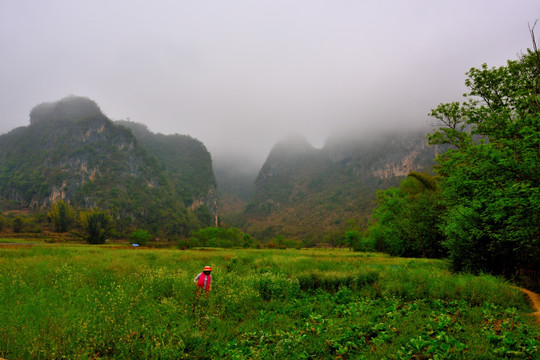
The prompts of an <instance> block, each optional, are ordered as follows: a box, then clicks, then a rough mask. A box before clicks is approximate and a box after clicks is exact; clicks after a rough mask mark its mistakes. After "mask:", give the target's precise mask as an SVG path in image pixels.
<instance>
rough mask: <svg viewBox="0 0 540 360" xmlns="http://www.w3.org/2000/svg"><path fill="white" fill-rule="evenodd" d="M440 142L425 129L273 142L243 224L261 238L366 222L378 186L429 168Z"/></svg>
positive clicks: (312, 234)
mask: <svg viewBox="0 0 540 360" xmlns="http://www.w3.org/2000/svg"><path fill="white" fill-rule="evenodd" d="M436 150H437V149H436V148H433V147H430V146H428V145H427V142H426V140H425V139H424V132H415V133H409V134H396V133H385V134H381V135H377V136H375V135H374V134H371V135H370V136H369V137H367V136H363V137H362V136H359V137H352V136H348V137H344V136H339V137H332V138H330V139H329V140H328V141H327V142H326V144H325V146H324V147H323V148H322V149H315V148H313V147H311V146H310V145H309V144H308V143H307V142H306V141H305V140H303V139H298V138H297V139H286V140H284V141H281V142H279V143H278V144H276V145H275V146H274V148H273V149H272V151H271V152H270V155H269V156H268V158H267V160H266V162H265V163H264V165H263V167H262V168H261V170H260V172H259V175H258V177H257V179H256V181H255V192H254V195H253V197H252V200H251V202H250V204H249V205H248V206H247V208H246V211H245V213H244V219H243V220H242V221H241V222H239V225H240V226H242V227H243V228H245V229H246V230H247V231H249V232H251V233H252V234H254V235H255V236H257V237H259V238H261V239H271V238H273V237H275V236H277V235H285V236H289V237H293V238H297V239H312V240H317V241H319V240H321V237H322V236H323V235H325V234H326V235H328V234H331V233H332V232H336V231H343V230H345V229H346V228H347V226H348V225H349V222H352V223H354V224H356V226H363V224H365V222H366V221H367V218H368V215H369V213H370V212H371V210H372V208H373V205H374V204H373V200H374V199H375V193H376V191H377V190H378V189H385V188H387V187H389V186H394V185H397V184H398V182H399V180H400V179H402V178H403V177H405V176H406V175H407V174H408V173H409V172H410V171H413V170H416V171H429V170H430V169H431V167H432V165H433V164H434V158H435V153H436Z"/></svg>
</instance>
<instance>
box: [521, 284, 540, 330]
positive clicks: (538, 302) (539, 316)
mask: <svg viewBox="0 0 540 360" xmlns="http://www.w3.org/2000/svg"><path fill="white" fill-rule="evenodd" d="M521 291H522V292H523V293H525V294H526V295H527V296H528V297H529V300H531V303H532V306H533V309H534V311H535V312H533V313H532V314H533V315H534V316H535V317H536V322H537V323H538V325H540V295H538V294H536V293H533V292H532V291H529V290H527V289H521Z"/></svg>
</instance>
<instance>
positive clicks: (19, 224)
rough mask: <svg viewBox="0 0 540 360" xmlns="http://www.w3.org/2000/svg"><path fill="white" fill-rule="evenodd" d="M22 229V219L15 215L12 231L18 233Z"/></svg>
mask: <svg viewBox="0 0 540 360" xmlns="http://www.w3.org/2000/svg"><path fill="white" fill-rule="evenodd" d="M23 229H24V220H23V218H22V217H20V216H17V217H16V218H15V219H13V232H14V233H20V232H22V231H23Z"/></svg>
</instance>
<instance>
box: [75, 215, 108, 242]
mask: <svg viewBox="0 0 540 360" xmlns="http://www.w3.org/2000/svg"><path fill="white" fill-rule="evenodd" d="M81 225H82V228H83V232H84V235H83V236H84V239H85V240H86V242H87V243H89V244H104V243H105V240H107V238H108V237H109V236H110V235H111V232H112V229H113V228H112V219H111V217H110V216H109V215H107V214H106V213H105V212H103V211H101V210H98V209H94V210H91V211H89V212H83V213H81Z"/></svg>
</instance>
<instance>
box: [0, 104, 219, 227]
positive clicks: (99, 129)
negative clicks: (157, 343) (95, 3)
mask: <svg viewBox="0 0 540 360" xmlns="http://www.w3.org/2000/svg"><path fill="white" fill-rule="evenodd" d="M133 132H135V131H133ZM137 134H139V133H137ZM154 135H155V134H152V133H150V132H149V131H148V130H146V135H144V134H143V135H142V137H144V136H148V137H149V138H150V140H149V141H145V140H143V139H140V138H139V137H135V136H134V135H133V133H132V130H130V129H128V128H125V127H123V126H119V125H117V124H115V123H113V122H112V121H111V120H110V119H108V118H107V117H106V116H105V115H103V113H102V112H101V110H100V109H99V107H98V106H97V105H96V104H95V102H93V101H91V100H89V99H85V98H79V97H68V98H65V99H62V100H60V101H57V102H54V103H50V104H41V105H38V106H36V107H35V108H34V109H33V110H32V112H31V123H30V125H29V126H26V127H20V128H17V129H15V130H13V131H10V132H9V133H7V134H3V135H0V201H1V202H2V203H7V204H9V205H15V206H17V207H21V208H28V209H35V208H45V207H47V208H48V207H49V206H51V199H53V198H55V196H57V194H58V193H59V192H60V193H62V197H63V199H65V201H66V202H69V204H71V205H72V206H74V207H76V208H81V209H90V208H95V207H99V208H100V209H104V210H106V211H107V212H108V213H109V214H111V216H112V217H113V218H114V219H115V227H116V229H117V230H118V231H119V232H120V233H122V234H123V235H124V236H127V235H128V234H129V233H130V232H131V231H133V230H134V229H136V228H145V229H148V230H149V231H151V232H152V233H153V234H156V235H160V236H162V237H178V236H187V235H188V234H189V233H190V231H191V230H194V229H198V228H200V227H202V226H206V225H207V223H208V221H209V217H208V213H212V209H206V210H208V211H206V210H205V208H204V207H199V210H196V211H195V213H194V212H192V211H190V210H187V208H186V205H189V204H192V203H193V202H194V201H195V200H197V201H200V202H204V203H206V204H213V200H215V199H212V198H211V191H212V190H213V186H215V180H214V175H213V173H212V166H211V158H210V154H209V153H208V151H207V150H206V148H205V147H204V145H203V144H202V143H201V142H200V141H198V140H196V139H193V138H190V137H188V136H180V135H174V136H165V135H163V136H158V135H155V136H154ZM161 156H163V157H161ZM207 195H208V196H209V197H210V198H206V196H207ZM208 206H210V205H208ZM55 211H56V210H55ZM51 215H53V218H56V219H57V220H59V219H58V216H60V215H59V214H51ZM212 219H213V217H212ZM61 223H62V221H60V220H59V221H58V222H57V223H56V224H53V225H54V227H55V229H56V230H55V231H65V230H63V229H66V226H65V224H61Z"/></svg>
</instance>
